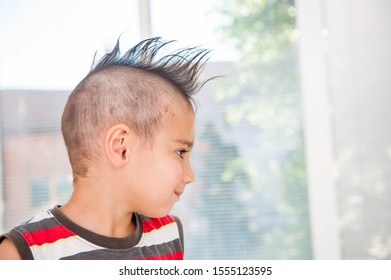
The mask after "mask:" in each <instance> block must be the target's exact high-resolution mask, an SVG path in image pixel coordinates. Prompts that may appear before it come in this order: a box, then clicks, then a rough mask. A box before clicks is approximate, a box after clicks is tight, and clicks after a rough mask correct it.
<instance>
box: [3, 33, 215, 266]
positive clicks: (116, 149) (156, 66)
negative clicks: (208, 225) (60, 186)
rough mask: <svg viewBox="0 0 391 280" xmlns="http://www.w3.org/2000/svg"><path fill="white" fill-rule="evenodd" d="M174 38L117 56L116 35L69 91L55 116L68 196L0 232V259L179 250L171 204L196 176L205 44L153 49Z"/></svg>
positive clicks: (171, 254)
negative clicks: (68, 169) (197, 100)
mask: <svg viewBox="0 0 391 280" xmlns="http://www.w3.org/2000/svg"><path fill="white" fill-rule="evenodd" d="M172 43H173V41H163V40H161V39H160V38H151V39H147V40H144V41H142V42H140V43H139V44H137V45H136V46H134V47H133V48H131V49H130V50H129V51H127V52H126V53H125V54H123V55H122V56H121V55H120V51H119V41H118V42H117V44H116V46H115V47H114V49H113V51H111V52H110V53H108V54H106V55H105V56H103V57H102V58H101V59H100V60H99V61H98V62H97V63H95V65H94V66H93V67H92V70H91V71H90V73H89V74H88V75H87V76H86V77H85V78H84V79H83V80H82V81H81V82H80V83H79V85H77V86H76V88H75V89H74V90H73V91H72V93H71V94H70V96H69V99H68V102H67V104H66V106H65V109H64V112H63V116H62V121H61V129H62V134H63V137H64V142H65V145H66V148H67V151H68V156H69V160H70V163H71V166H72V172H73V177H74V190H73V193H72V196H71V197H70V199H69V201H68V202H67V203H65V204H64V205H62V206H56V207H54V208H53V209H51V210H47V211H44V212H42V213H41V214H39V215H37V216H35V217H33V218H32V219H30V220H29V221H27V222H25V223H23V224H22V225H20V226H18V227H16V228H14V229H12V230H11V231H10V232H8V233H6V234H4V235H2V236H1V237H0V242H1V243H0V259H183V233H182V226H181V223H180V221H179V220H178V219H177V218H176V217H173V216H170V215H168V213H169V212H170V210H171V208H172V206H173V204H174V203H175V202H177V201H178V200H179V199H180V197H181V195H182V193H183V191H184V189H185V186H186V185H187V184H189V183H191V182H193V181H194V179H195V177H194V174H193V172H192V169H191V167H190V163H189V154H190V151H191V150H192V147H193V143H194V137H195V125H194V111H193V106H192V104H193V100H192V95H193V94H194V93H196V92H197V91H198V90H199V89H200V88H201V87H202V86H203V84H204V83H205V82H198V81H197V80H198V77H199V74H200V72H201V71H202V69H203V66H204V65H205V63H206V61H207V59H206V57H207V55H208V53H209V51H208V50H205V49H199V48H185V49H180V50H176V51H175V52H172V53H169V54H166V55H164V56H161V57H158V55H160V53H161V52H163V50H164V49H165V48H167V47H170V46H171V44H172ZM94 62H95V61H94Z"/></svg>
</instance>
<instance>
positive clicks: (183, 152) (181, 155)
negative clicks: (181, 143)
mask: <svg viewBox="0 0 391 280" xmlns="http://www.w3.org/2000/svg"><path fill="white" fill-rule="evenodd" d="M186 153H187V151H186V150H178V151H177V154H178V156H180V157H181V158H183V155H184V154H186Z"/></svg>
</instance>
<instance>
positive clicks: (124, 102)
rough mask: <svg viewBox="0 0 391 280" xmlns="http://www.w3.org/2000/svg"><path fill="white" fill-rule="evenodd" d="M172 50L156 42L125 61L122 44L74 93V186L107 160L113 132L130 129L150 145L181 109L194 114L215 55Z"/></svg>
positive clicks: (70, 143)
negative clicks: (210, 57)
mask: <svg viewBox="0 0 391 280" xmlns="http://www.w3.org/2000/svg"><path fill="white" fill-rule="evenodd" d="M172 44H173V41H163V40H161V39H160V38H151V39H147V40H144V41H142V42H140V43H139V44H137V45H136V46H134V47H133V48H131V49H130V50H129V51H127V52H126V53H125V54H123V55H121V53H120V49H119V41H118V42H117V44H116V46H115V47H114V49H113V50H112V51H111V52H110V53H108V54H106V55H105V56H103V57H102V58H101V59H100V60H99V61H97V62H95V63H94V65H93V67H92V70H91V71H90V73H89V74H88V75H87V76H86V77H85V78H84V79H83V80H82V81H81V82H80V83H79V85H77V86H76V88H75V89H74V90H73V91H72V93H71V94H70V96H69V99H68V102H67V104H66V106H65V109H64V112H63V116H62V123H61V129H62V133H63V137H64V142H65V145H66V147H67V150H68V155H69V159H70V163H71V166H72V171H73V176H74V180H77V178H80V177H85V176H86V174H87V172H88V169H89V167H90V165H91V163H92V162H94V161H95V160H97V159H99V157H101V156H102V155H103V152H102V148H103V147H101V145H102V143H103V138H104V137H105V133H106V132H107V131H108V130H109V129H110V128H111V127H112V126H114V125H116V124H119V123H121V124H125V125H126V126H128V127H129V128H130V129H131V130H132V131H133V132H134V133H135V134H137V135H138V137H139V138H140V139H141V140H142V141H143V143H145V144H146V145H148V144H152V140H153V138H154V136H155V135H156V134H157V133H158V132H159V131H160V130H161V129H162V128H163V127H164V126H165V125H166V124H167V122H168V121H170V119H171V118H172V115H173V114H175V110H176V109H177V108H178V107H187V109H189V110H193V109H192V105H193V104H194V103H193V99H192V95H193V94H194V93H196V92H197V91H198V90H199V89H200V88H201V87H202V86H203V84H204V83H205V81H204V82H199V81H198V78H199V75H200V72H201V70H202V68H203V66H204V65H205V62H206V61H207V55H208V53H209V50H206V49H200V48H184V49H179V50H175V51H173V52H170V53H168V54H167V53H165V52H167V51H168V48H169V47H171V45H172ZM163 84H167V85H168V86H169V87H173V88H174V89H175V90H167V89H168V88H169V87H162V85H163Z"/></svg>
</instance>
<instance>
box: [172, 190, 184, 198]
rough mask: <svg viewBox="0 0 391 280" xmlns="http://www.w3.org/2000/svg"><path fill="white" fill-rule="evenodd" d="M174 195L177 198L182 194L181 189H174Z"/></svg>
mask: <svg viewBox="0 0 391 280" xmlns="http://www.w3.org/2000/svg"><path fill="white" fill-rule="evenodd" d="M174 193H175V195H176V197H177V198H178V199H179V198H180V197H181V195H182V194H183V191H174Z"/></svg>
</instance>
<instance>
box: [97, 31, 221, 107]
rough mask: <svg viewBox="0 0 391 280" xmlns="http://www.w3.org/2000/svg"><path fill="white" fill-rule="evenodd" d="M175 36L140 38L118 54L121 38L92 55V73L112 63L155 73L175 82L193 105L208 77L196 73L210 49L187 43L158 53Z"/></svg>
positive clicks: (201, 68)
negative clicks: (202, 78) (110, 47)
mask: <svg viewBox="0 0 391 280" xmlns="http://www.w3.org/2000/svg"><path fill="white" fill-rule="evenodd" d="M175 42H176V41H175V40H170V41H164V40H163V39H162V38H161V37H153V38H150V39H146V40H143V41H141V42H139V43H138V44H137V45H135V46H134V47H133V48H131V49H129V50H128V51H127V52H126V53H124V54H123V55H122V56H121V52H120V41H119V39H118V40H117V43H116V45H115V47H114V48H113V50H112V51H111V52H109V53H107V54H106V55H104V56H103V57H102V58H101V59H100V60H99V61H96V55H95V57H94V60H93V63H92V67H91V72H90V73H91V74H92V73H96V72H99V71H101V70H103V69H106V68H108V67H112V66H125V67H130V68H135V69H140V70H144V71H147V72H150V73H153V74H155V75H158V76H160V77H162V78H164V79H165V80H167V81H169V82H171V83H172V84H173V85H175V86H176V87H177V88H178V89H179V90H180V91H181V92H182V93H183V94H184V95H185V96H186V97H187V98H188V99H189V100H190V101H192V103H193V105H194V100H193V99H192V95H194V94H195V93H197V92H198V91H199V90H200V89H201V88H202V87H203V86H204V84H205V83H207V82H208V81H209V80H211V79H213V78H210V79H207V80H205V81H199V80H198V79H199V76H200V74H201V72H202V70H203V68H204V66H205V64H206V62H207V61H208V60H209V57H208V55H209V53H210V52H211V50H209V49H204V48H199V47H190V48H182V49H178V50H176V51H175V52H173V53H170V54H167V55H164V56H162V57H158V55H159V54H160V52H164V49H166V48H168V47H170V45H172V44H173V43H175Z"/></svg>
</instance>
